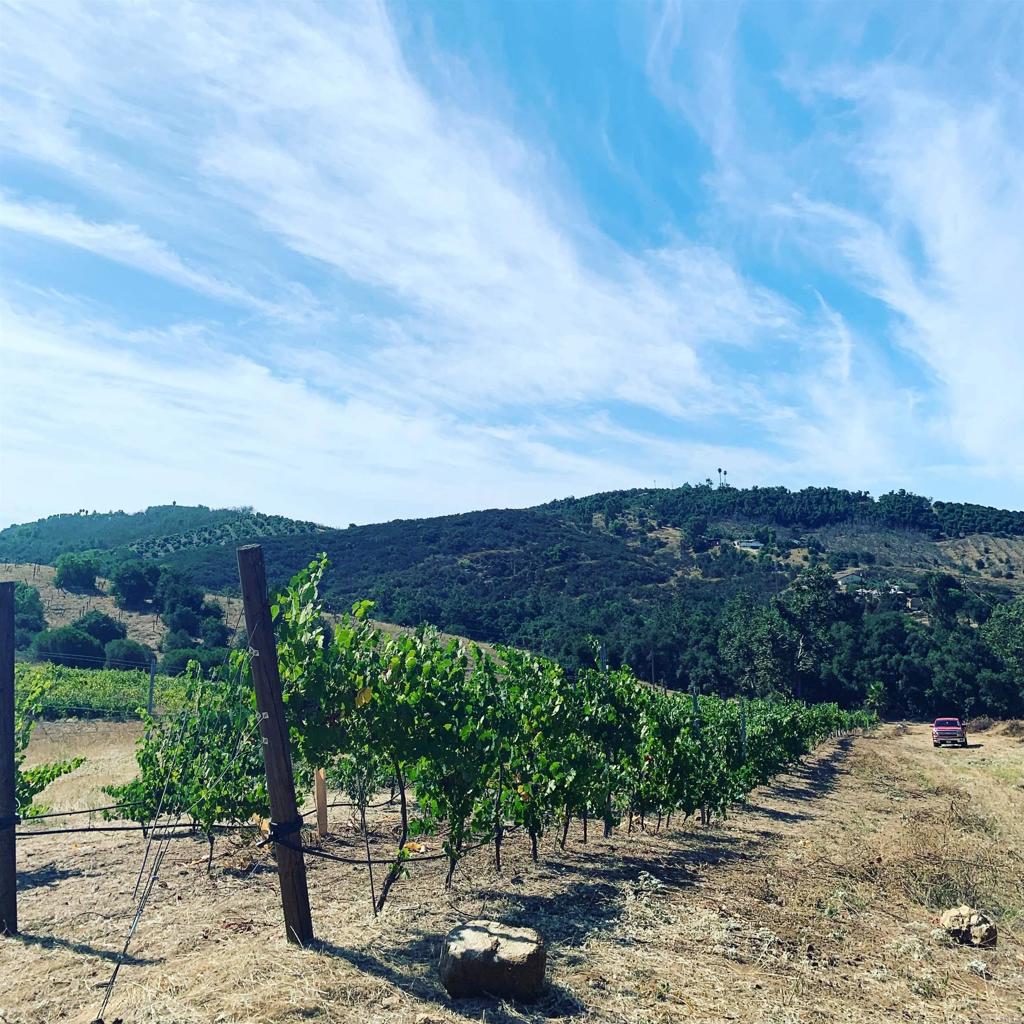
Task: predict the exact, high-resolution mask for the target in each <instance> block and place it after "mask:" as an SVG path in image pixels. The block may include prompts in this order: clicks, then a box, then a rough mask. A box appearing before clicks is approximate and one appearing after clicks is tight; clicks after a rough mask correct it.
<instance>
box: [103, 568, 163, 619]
mask: <svg viewBox="0 0 1024 1024" xmlns="http://www.w3.org/2000/svg"><path fill="white" fill-rule="evenodd" d="M159 579H160V569H159V567H158V566H156V565H154V564H153V563H152V562H141V561H131V562H122V563H121V564H120V565H119V566H118V567H117V568H116V569H115V570H114V572H113V573H112V575H111V578H110V584H111V586H110V591H111V593H112V594H113V595H114V597H115V599H116V600H117V603H118V606H119V607H121V608H133V609H136V610H138V609H140V608H142V607H144V606H145V604H146V602H147V601H148V600H150V599H151V598H152V597H153V594H154V591H155V589H156V584H157V581H158V580H159Z"/></svg>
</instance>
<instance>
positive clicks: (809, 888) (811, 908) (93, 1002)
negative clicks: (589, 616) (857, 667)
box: [0, 726, 1024, 1024]
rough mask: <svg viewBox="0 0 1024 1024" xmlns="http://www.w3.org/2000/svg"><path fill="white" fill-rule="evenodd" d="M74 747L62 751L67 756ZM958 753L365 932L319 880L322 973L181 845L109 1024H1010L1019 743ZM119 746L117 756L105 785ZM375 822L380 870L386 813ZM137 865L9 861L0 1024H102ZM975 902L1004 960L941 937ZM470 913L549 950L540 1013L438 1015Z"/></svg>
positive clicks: (135, 861)
mask: <svg viewBox="0 0 1024 1024" xmlns="http://www.w3.org/2000/svg"><path fill="white" fill-rule="evenodd" d="M66 728H67V727H66ZM73 738H74V737H73V735H71V734H68V735H64V734H62V735H61V736H60V737H59V741H60V742H61V743H62V744H64V743H65V742H66V744H67V748H68V752H69V753H70V752H74V751H73V749H72V747H73ZM42 739H43V738H42V737H41V738H40V741H42ZM52 739H53V737H51V740H52ZM972 739H977V741H978V742H980V743H981V744H982V746H980V747H975V748H971V749H969V750H966V751H959V750H957V751H951V750H944V751H933V750H932V748H931V745H930V743H929V741H928V737H927V734H926V733H925V731H924V728H923V727H921V726H917V727H913V728H911V729H910V730H909V731H908V732H907V733H905V734H901V733H898V731H897V730H896V729H894V728H887V729H886V730H883V731H882V732H881V733H880V734H879V735H877V736H874V737H858V738H856V739H844V740H841V741H838V742H836V743H833V744H829V745H826V746H825V747H823V748H822V749H821V750H820V751H819V752H818V753H817V754H815V755H814V756H812V757H810V758H808V760H807V763H806V764H805V765H804V766H802V767H800V768H799V769H797V770H796V771H794V772H793V773H791V774H790V775H787V776H786V777H784V778H783V779H781V780H779V781H778V782H777V783H776V784H775V785H773V786H770V787H767V788H765V789H763V790H761V791H759V792H757V793H755V794H754V796H753V798H752V800H751V801H750V803H749V804H748V806H747V807H746V808H745V809H744V810H737V812H736V813H735V814H734V815H732V816H731V817H730V818H729V820H728V821H726V822H725V823H722V824H719V825H715V826H713V827H711V828H706V829H701V828H699V827H685V828H681V829H678V830H677V829H675V828H674V827H673V829H672V830H671V832H666V831H665V830H663V831H662V833H661V834H660V835H656V836H655V835H649V834H639V833H634V834H632V835H616V837H615V838H614V839H613V840H610V841H605V840H597V841H595V840H594V839H591V841H590V843H588V844H587V845H586V846H583V844H582V843H581V836H580V835H579V834H576V835H574V836H573V837H571V839H570V844H569V848H568V849H567V850H566V851H565V852H562V851H560V850H558V848H557V847H556V846H554V845H553V844H551V843H550V842H548V843H545V847H544V850H543V852H544V854H545V856H544V857H542V861H541V864H540V865H538V866H534V865H532V864H531V862H530V860H529V855H528V844H527V843H525V842H515V843H513V844H512V849H511V850H509V851H508V855H507V856H506V858H505V859H506V862H507V863H506V869H505V871H504V873H503V874H502V875H501V876H497V875H496V874H495V873H494V871H493V868H492V866H491V863H490V860H489V858H488V855H487V851H480V852H478V853H476V854H473V855H472V856H471V857H470V858H469V860H468V862H467V863H466V865H465V869H464V870H462V871H461V872H460V874H459V876H458V877H457V880H456V886H455V889H454V890H453V892H452V893H450V894H445V893H444V892H443V891H442V886H441V871H442V869H441V866H440V865H439V864H423V865H417V866H414V867H413V869H412V877H410V878H409V879H407V880H404V881H402V882H400V883H399V884H398V885H397V886H396V887H395V889H394V891H393V895H392V900H391V903H390V904H389V906H388V908H387V910H386V912H385V914H384V915H383V916H382V917H381V918H380V919H379V920H377V921H375V920H374V919H373V917H372V915H371V913H370V909H369V896H368V887H367V878H366V872H365V868H363V867H359V866H354V865H342V864H336V863H330V862H325V861H323V860H314V859H312V858H310V891H311V899H312V904H313V916H314V924H315V926H316V930H317V934H318V935H319V936H320V937H321V938H322V942H321V943H320V944H319V945H318V947H317V949H316V950H306V951H300V950H296V949H294V948H292V947H288V946H287V945H286V944H285V943H284V942H283V941H282V936H281V931H282V929H281V924H280V909H279V905H278V902H277V892H276V880H275V875H274V873H273V871H272V870H270V869H269V868H268V867H267V865H265V864H263V863H261V862H260V861H254V860H253V858H252V855H251V854H250V853H248V852H239V851H234V852H232V851H230V850H229V849H228V844H222V854H223V855H220V856H218V859H217V861H216V867H215V870H214V873H213V875H212V876H211V877H210V878H207V876H206V875H205V872H204V861H205V842H203V841H202V840H200V841H198V842H193V841H192V840H183V841H179V842H176V843H174V844H172V848H171V852H170V853H169V855H168V858H167V861H166V862H165V865H164V869H163V872H162V874H161V882H160V885H159V886H158V888H157V890H156V892H155V893H154V896H153V899H152V901H151V904H150V906H149V908H148V909H147V911H146V915H145V917H144V919H143V922H142V925H141V927H140V929H139V932H138V933H137V938H136V941H135V943H134V944H133V946H132V955H131V959H130V960H129V962H128V965H127V966H126V967H125V968H124V969H123V970H122V972H121V976H120V978H119V981H118V985H117V989H116V990H115V996H114V999H113V1001H112V1003H111V1008H110V1010H111V1011H112V1012H108V1015H107V1020H108V1022H110V1021H112V1020H113V1019H114V1018H115V1017H118V1016H119V1017H122V1018H123V1019H124V1020H125V1021H126V1022H128V1021H133V1022H134V1021H170V1020H173V1021H175V1022H200V1021H201V1022H213V1021H216V1022H242V1021H246V1022H269V1021H274V1022H284V1021H288V1022H293V1021H294V1022H297V1021H307V1020H316V1021H329V1022H344V1024H356V1022H358V1024H385V1022H386V1024H400V1022H401V1024H430V1022H435V1024H441V1022H445V1024H450V1022H457V1021H467V1020H473V1021H484V1020H486V1021H488V1022H491V1024H509V1022H513V1021H530V1022H538V1021H542V1020H547V1019H550V1018H556V1017H564V1018H569V1019H573V1020H578V1021H600V1022H623V1024H625V1022H628V1024H660V1022H670V1021H671V1022H675V1021H708V1022H718V1021H723V1022H724V1021H740V1022H749V1024H755V1022H756V1024H797V1022H799V1024H825V1022H832V1021H839V1022H842V1021H850V1022H854V1021H856V1022H857V1024H874V1022H878V1024H881V1022H890V1021H910V1022H917V1021H920V1022H925V1021H928V1022H931V1021H935V1022H939V1021H941V1022H949V1024H954V1022H956V1024H960V1022H970V1024H1011V1022H1012V1024H1020V1021H1021V1020H1022V1019H1024V942H1022V936H1021V930H1022V929H1021V927H1020V925H1018V924H1015V922H1014V916H1015V915H1016V918H1017V920H1021V917H1020V914H1021V910H1022V908H1024V889H1022V885H1024V883H1022V879H1024V859H1022V851H1024V837H1022V836H1021V832H1020V830H1021V827H1022V819H1024V814H1022V811H1021V798H1022V797H1024V790H1022V789H1020V788H1019V781H1018V777H1019V773H1020V772H1021V771H1024V744H1022V743H1020V742H1019V740H1018V739H1017V738H1016V737H1013V736H1010V735H1007V734H1006V733H1005V732H998V731H997V732H993V733H992V734H982V735H979V736H978V737H976V738H974V737H972ZM122 747H123V748H124V749H121V748H122ZM129 747H130V737H128V736H127V735H126V736H125V737H114V736H113V734H111V739H110V742H109V749H107V750H106V752H105V754H104V757H105V761H104V766H105V767H104V768H103V772H102V773H101V774H103V773H105V774H104V777H106V775H116V773H117V771H121V770H125V768H124V766H125V765H126V764H128V763H129V762H127V761H125V759H124V753H125V751H126V750H127V749H128V748H129ZM62 781H65V780H62ZM66 782H67V784H70V782H71V780H66ZM86 792H89V790H88V788H86V789H85V790H83V793H86ZM64 797H65V798H68V799H70V797H71V791H70V790H69V791H68V792H66V793H64ZM374 824H375V828H376V830H377V836H378V842H379V843H380V844H381V849H383V848H384V844H385V843H386V842H387V837H388V835H389V834H390V830H391V828H392V826H393V816H392V817H382V818H380V819H378V820H377V821H375V823H374ZM335 831H336V838H335V840H334V841H333V843H332V848H333V849H335V850H336V851H338V852H340V853H343V854H347V855H352V854H354V853H355V852H356V851H357V849H358V847H357V846H356V843H355V835H354V833H353V832H352V830H351V828H350V827H349V823H348V822H347V821H346V820H345V819H344V818H343V817H339V818H338V819H337V821H336V825H335ZM70 840H74V841H70ZM141 852H142V843H141V841H140V840H139V839H138V838H137V837H135V836H130V837H128V838H124V837H122V836H119V835H114V836H111V835H106V836H84V837H81V838H76V837H67V838H65V837H55V839H47V838H45V837H41V838H39V839H36V840H29V839H23V840H22V841H21V842H20V844H19V870H20V871H21V873H22V876H21V877H22V891H21V894H20V906H21V915H22V925H23V929H24V933H25V934H24V935H23V936H22V937H21V938H19V939H15V940H3V941H2V942H0V1020H2V1021H4V1022H5V1024H25V1022H33V1024H38V1022H58V1021H75V1022H85V1021H89V1020H91V1019H92V1017H93V1016H94V1015H95V1012H96V1009H97V1007H98V1005H99V1000H100V997H101V986H102V985H103V983H104V982H105V980H106V978H107V977H108V976H109V973H110V969H111V965H112V961H113V959H114V957H115V951H116V950H117V949H118V948H119V946H120V944H121V942H122V941H123V938H124V933H125V929H126V928H127V925H128V921H129V919H130V914H131V909H132V901H131V888H132V885H133V884H134V880H135V874H136V872H137V870H138V865H139V859H140V857H141ZM377 881H378V883H379V878H378V880H377ZM968 895H969V896H970V897H971V898H972V899H973V900H975V902H976V903H977V904H978V905H979V906H982V907H983V908H985V909H991V910H993V911H996V912H998V913H999V914H1000V917H999V923H1000V939H999V945H998V946H997V947H996V948H995V949H988V950H971V949H967V948H965V947H958V946H956V947H955V946H951V945H949V944H948V943H947V942H946V941H945V940H944V939H942V938H941V937H937V936H936V935H934V934H933V930H934V929H935V924H936V918H937V914H938V907H939V906H946V905H949V904H950V903H955V902H958V901H959V899H960V898H963V897H964V896H968ZM474 916H496V917H502V918H504V919H507V920H510V921H514V922H521V923H526V924H530V925H532V926H533V927H536V928H538V929H539V930H540V931H541V932H542V933H543V934H544V935H545V936H546V938H547V939H548V941H549V944H550V947H551V956H550V961H549V964H550V967H549V974H550V977H551V982H552V984H551V987H550V991H549V992H548V994H547V995H546V996H545V998H544V999H543V1000H542V1001H541V1002H540V1003H538V1004H536V1005H535V1006H533V1007H511V1006H506V1005H496V1004H494V1003H477V1002H462V1003H452V1002H450V1001H449V1000H448V999H447V997H446V995H445V993H444V991H443V990H442V989H441V988H440V987H439V985H438V983H437V981H436V973H435V970H434V964H435V963H436V959H437V955H438V951H439V946H440V940H441V938H442V937H443V935H444V933H445V932H446V931H447V930H448V929H449V928H451V927H452V926H454V925H455V924H456V923H458V922H460V921H462V920H465V919H467V918H468V917H474ZM972 961H973V962H976V964H975V967H974V969H972V967H971V963H972ZM978 964H984V967H981V966H978ZM982 975H986V976H982ZM98 986H99V987H98Z"/></svg>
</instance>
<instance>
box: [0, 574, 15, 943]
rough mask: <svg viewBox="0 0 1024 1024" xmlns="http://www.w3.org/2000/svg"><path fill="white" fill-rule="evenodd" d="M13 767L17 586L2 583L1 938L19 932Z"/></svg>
mask: <svg viewBox="0 0 1024 1024" xmlns="http://www.w3.org/2000/svg"><path fill="white" fill-rule="evenodd" d="M17 823H18V794H17V778H16V773H15V765H14V584H13V583H0V935H16V934H17V932H18V871H17V860H16V856H15V827H16V825H17Z"/></svg>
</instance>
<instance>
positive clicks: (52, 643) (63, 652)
mask: <svg viewBox="0 0 1024 1024" xmlns="http://www.w3.org/2000/svg"><path fill="white" fill-rule="evenodd" d="M31 652H32V657H33V658H37V659H39V660H40V661H52V662H53V663H54V664H56V665H69V666H71V667H72V668H98V667H99V666H100V665H101V664H102V663H103V660H104V654H103V645H102V644H101V643H100V642H99V640H97V639H96V638H95V637H94V636H90V635H89V634H88V633H86V632H84V631H82V630H81V629H75V628H74V626H61V627H60V628H59V629H46V630H43V632H42V633H39V634H37V635H36V637H35V639H34V640H33V641H32V647H31Z"/></svg>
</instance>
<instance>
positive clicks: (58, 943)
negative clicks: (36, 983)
mask: <svg viewBox="0 0 1024 1024" xmlns="http://www.w3.org/2000/svg"><path fill="white" fill-rule="evenodd" d="M5 941H14V942H23V943H24V944H25V945H26V946H42V948H43V949H66V950H68V952H70V953H80V954H81V955H82V956H94V957H96V958H97V959H99V960H106V961H108V962H109V963H116V962H117V961H118V960H119V959H120V960H122V962H123V963H125V964H129V965H130V966H132V967H152V966H153V965H154V964H159V963H163V958H162V957H161V958H159V959H157V960H151V959H149V958H148V957H138V956H132V955H131V954H125V956H124V957H123V958H122V957H121V951H120V950H109V949H97V948H96V947H95V946H90V945H89V944H88V943H86V942H69V941H68V940H67V939H58V938H57V937H56V936H54V935H31V934H29V933H28V932H19V933H18V934H17V935H14V936H11V937H10V939H7V940H5Z"/></svg>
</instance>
